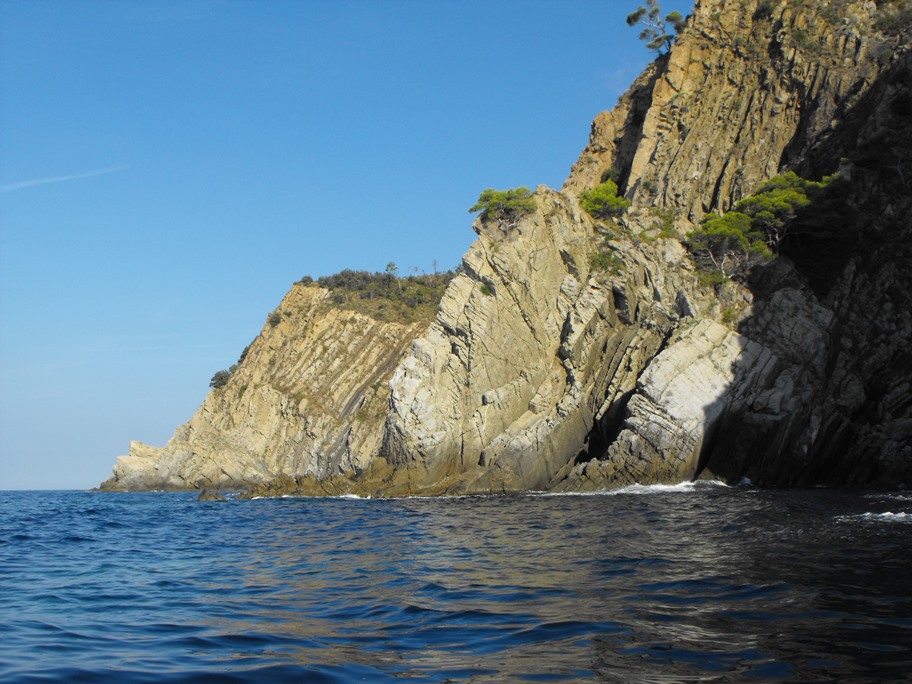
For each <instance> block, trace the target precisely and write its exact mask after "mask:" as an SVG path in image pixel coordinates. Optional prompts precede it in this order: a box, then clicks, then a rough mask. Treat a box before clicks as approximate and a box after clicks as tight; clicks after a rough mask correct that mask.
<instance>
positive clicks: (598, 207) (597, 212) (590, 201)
mask: <svg viewBox="0 0 912 684" xmlns="http://www.w3.org/2000/svg"><path fill="white" fill-rule="evenodd" d="M617 192H618V187H617V183H615V182H614V181H613V180H606V181H605V182H604V183H602V184H601V185H597V186H595V187H594V188H592V190H584V191H583V192H581V193H580V196H579V198H580V206H581V207H582V208H583V210H584V211H586V212H588V213H589V214H590V215H592V216H593V217H595V218H599V219H607V218H609V217H612V216H619V215H620V214H622V213H624V211H625V210H626V209H627V207H629V206H630V200H627V199H624V198H623V197H618V194H617Z"/></svg>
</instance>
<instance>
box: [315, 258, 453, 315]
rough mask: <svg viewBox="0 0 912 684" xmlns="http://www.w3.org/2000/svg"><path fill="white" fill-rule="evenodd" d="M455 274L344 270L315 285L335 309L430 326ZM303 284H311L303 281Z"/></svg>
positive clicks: (322, 278) (318, 281)
mask: <svg viewBox="0 0 912 684" xmlns="http://www.w3.org/2000/svg"><path fill="white" fill-rule="evenodd" d="M454 275H455V274H454V273H453V272H452V271H446V272H444V273H434V274H424V275H415V276H408V277H406V278H398V277H396V276H395V275H393V274H391V273H389V272H387V273H369V272H368V271H351V270H345V271H342V272H340V273H336V274H334V275H331V276H323V277H321V278H319V279H317V281H316V283H315V284H316V285H319V286H320V287H325V288H326V289H328V290H329V291H330V296H329V300H328V301H329V303H330V305H331V306H334V307H336V308H338V309H343V310H347V311H355V312H357V313H362V314H365V315H367V316H370V317H371V318H374V319H376V320H378V321H392V322H396V323H404V324H408V323H420V322H425V321H426V322H428V323H429V322H430V321H432V320H433V319H434V316H435V315H436V314H437V307H438V306H439V304H440V300H441V298H442V297H443V293H444V292H445V291H446V288H447V285H448V284H449V282H450V281H451V280H452V279H453V277H454ZM302 282H305V284H306V283H308V282H313V281H311V280H308V279H307V278H305V279H304V280H303V281H302Z"/></svg>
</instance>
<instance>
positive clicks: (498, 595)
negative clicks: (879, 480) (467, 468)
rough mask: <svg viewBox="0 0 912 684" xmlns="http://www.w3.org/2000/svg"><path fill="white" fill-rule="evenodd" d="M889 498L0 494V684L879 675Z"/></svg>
mask: <svg viewBox="0 0 912 684" xmlns="http://www.w3.org/2000/svg"><path fill="white" fill-rule="evenodd" d="M903 496H905V497H908V496H909V494H908V493H906V494H899V495H867V496H864V495H858V494H839V493H832V492H801V493H768V492H766V493H765V492H756V491H739V490H730V489H727V488H723V487H719V486H712V485H705V486H704V485H700V486H697V487H695V488H694V487H688V488H678V489H677V490H673V491H663V490H660V489H653V490H644V489H639V490H631V491H630V492H629V493H626V494H625V493H622V494H616V495H611V496H523V497H520V496H515V497H500V498H498V497H470V498H462V499H445V500H444V499H399V500H386V501H372V500H357V499H279V500H256V501H229V502H227V503H211V504H209V503H207V504H201V503H197V502H196V501H194V500H193V499H192V498H191V496H188V495H174V494H159V495H118V494H87V493H79V492H72V493H53V494H52V493H44V494H26V493H17V494H3V498H2V499H0V524H2V527H0V536H2V538H3V540H4V541H3V542H0V568H2V569H0V600H2V601H3V604H4V605H5V606H9V607H10V610H9V613H8V614H9V615H11V616H14V618H13V619H12V620H6V621H5V624H4V625H3V626H0V679H3V680H4V681H15V680H16V679H17V678H25V677H26V675H28V674H30V673H31V674H37V673H43V674H45V675H49V676H51V677H57V678H72V677H74V676H78V677H83V678H86V679H88V680H92V679H99V680H104V679H108V680H111V681H113V680H115V679H116V680H118V681H126V680H134V681H180V680H181V679H182V678H186V679H192V678H193V677H195V676H200V675H201V674H204V673H205V674H208V675H212V674H213V673H222V674H225V673H231V675H232V677H234V678H235V680H238V679H241V680H263V681H267V680H268V681H277V680H282V679H294V680H298V681H300V680H301V679H302V678H309V679H311V680H313V681H351V680H352V679H356V678H363V679H366V680H369V681H377V680H384V679H395V678H402V677H405V678H408V679H410V680H417V681H447V680H450V681H469V680H470V681H477V682H485V681H505V680H507V681H510V680H512V681H516V680H531V681H541V680H548V681H551V680H566V681H618V682H622V681H624V682H626V681H643V682H681V681H701V682H702V681H716V682H725V681H741V680H742V678H752V679H754V680H757V681H833V680H837V679H838V680H839V681H854V682H865V681H891V680H895V681H899V680H901V679H902V678H903V677H905V676H906V674H905V673H907V672H909V671H912V657H910V653H912V617H910V616H912V588H910V586H909V582H908V578H909V576H910V575H909V569H910V551H909V550H910V548H912V546H910V541H912V523H908V522H906V523H904V522H902V518H901V517H896V516H895V515H894V516H893V518H885V517H883V516H882V513H884V512H887V511H890V512H893V513H894V514H895V513H898V512H899V513H901V512H902V511H904V510H907V509H909V508H910V507H909V500H908V499H906V500H903V499H902V498H898V497H903ZM891 497H892V498H891ZM903 506H905V508H903ZM888 520H889V521H888ZM16 535H19V538H18V539H16V538H15V537H16ZM50 654H53V655H54V657H53V658H50V657H49V655H50Z"/></svg>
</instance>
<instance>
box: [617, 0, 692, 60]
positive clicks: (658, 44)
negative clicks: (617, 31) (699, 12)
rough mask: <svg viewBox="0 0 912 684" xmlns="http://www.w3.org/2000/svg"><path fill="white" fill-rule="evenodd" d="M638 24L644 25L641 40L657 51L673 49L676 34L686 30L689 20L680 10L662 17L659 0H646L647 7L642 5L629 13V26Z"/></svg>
mask: <svg viewBox="0 0 912 684" xmlns="http://www.w3.org/2000/svg"><path fill="white" fill-rule="evenodd" d="M637 24H642V25H643V30H642V31H640V40H642V41H645V42H646V47H648V48H649V49H650V50H655V51H656V52H662V49H663V48H664V49H666V50H670V49H671V46H672V44H673V43H674V39H675V36H676V35H677V34H679V33H680V32H681V31H683V30H684V27H685V26H686V25H687V20H686V19H685V18H684V17H683V16H681V13H680V12H670V13H669V14H667V15H666V16H665V18H664V19H662V8H661V7H660V6H659V0H646V6H645V7H643V6H642V5H640V6H639V7H637V8H636V10H634V11H633V12H631V13H630V14H628V15H627V25H628V26H636V25H637ZM669 28H670V29H671V31H669Z"/></svg>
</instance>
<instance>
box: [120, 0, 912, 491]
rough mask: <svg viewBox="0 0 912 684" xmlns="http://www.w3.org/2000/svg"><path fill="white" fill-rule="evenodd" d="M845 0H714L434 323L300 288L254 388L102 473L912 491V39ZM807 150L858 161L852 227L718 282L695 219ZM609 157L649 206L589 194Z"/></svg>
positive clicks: (808, 162) (269, 481)
mask: <svg viewBox="0 0 912 684" xmlns="http://www.w3.org/2000/svg"><path fill="white" fill-rule="evenodd" d="M836 4H838V5H839V8H838V9H839V12H835V13H834V12H833V11H828V10H827V7H828V6H825V5H822V4H820V3H808V2H797V1H794V2H791V1H789V2H779V3H767V2H764V3H760V2H758V1H756V2H749V1H748V2H742V3H725V2H721V0H716V1H712V2H709V1H704V2H701V3H698V5H697V7H696V8H695V12H694V15H693V17H692V18H691V20H690V25H689V27H688V28H687V30H686V31H685V32H684V33H683V34H682V35H681V36H679V38H678V41H677V44H676V45H675V47H674V48H673V49H672V50H671V52H670V53H669V54H668V55H666V56H663V57H660V58H659V59H658V60H657V61H656V62H655V63H654V64H653V65H652V66H651V67H650V68H649V69H647V71H646V72H645V73H644V74H643V76H641V77H640V78H639V79H638V80H637V81H636V82H635V84H634V85H633V87H632V88H631V90H630V91H628V93H627V94H626V95H625V96H624V97H622V98H621V101H620V102H619V103H618V105H617V106H616V107H615V108H614V109H613V110H612V111H611V112H608V113H604V114H600V115H599V116H598V117H597V118H596V120H595V122H594V124H593V128H592V133H591V137H590V141H589V144H588V146H587V147H586V148H585V150H584V151H583V153H582V155H581V157H580V160H579V162H577V164H575V165H574V167H573V169H572V171H571V174H570V177H569V178H568V180H567V182H566V184H565V185H564V187H563V188H562V190H561V192H556V191H553V190H549V189H547V188H544V187H542V188H539V189H538V190H537V192H536V202H537V208H536V210H535V211H534V212H531V213H530V214H528V215H527V216H525V217H523V218H522V219H521V220H520V221H519V222H517V224H516V225H515V226H513V227H511V228H510V229H509V230H504V229H503V228H502V227H501V226H499V225H496V223H494V222H485V221H482V220H479V221H476V223H475V225H474V229H475V230H476V232H477V233H478V239H477V240H476V241H475V243H474V244H473V245H472V247H471V248H470V250H469V251H468V253H467V254H466V255H465V256H464V258H463V269H462V273H461V274H460V275H458V276H457V277H456V278H455V279H454V280H453V281H452V282H451V284H450V286H449V288H448V290H447V292H446V294H445V296H444V298H443V300H442V302H441V304H440V309H439V311H438V314H437V317H436V319H435V320H434V321H433V322H432V323H431V324H430V325H429V326H421V325H412V326H401V325H396V324H392V323H381V322H377V321H373V320H372V319H370V318H367V317H364V316H360V315H359V314H354V313H350V312H345V311H338V310H335V309H331V308H329V307H327V306H326V305H325V299H326V297H327V295H328V293H327V292H326V291H325V290H322V289H320V288H317V287H304V286H295V288H293V289H292V291H291V292H290V293H289V294H288V296H287V297H286V299H285V301H283V303H282V305H281V306H280V307H279V309H278V311H279V312H280V313H281V314H282V318H281V321H280V322H279V323H278V324H277V325H276V326H275V327H272V326H270V325H267V326H266V327H264V330H263V332H262V333H261V335H260V337H258V338H257V340H256V341H255V342H254V344H253V345H252V346H251V348H250V351H249V353H248V354H247V356H246V358H245V359H244V362H243V363H242V364H241V365H240V366H239V368H238V370H237V371H236V372H235V374H234V375H233V376H232V378H231V380H230V382H229V383H228V384H227V385H226V386H225V387H224V388H222V389H219V390H215V391H213V392H212V393H210V395H209V397H207V399H206V401H205V403H204V404H203V406H202V407H201V408H200V410H199V411H198V412H197V414H196V415H195V416H194V417H193V418H192V419H191V420H190V422H189V423H187V424H186V425H184V426H183V427H181V428H180V429H178V431H177V433H176V434H175V436H174V437H173V438H172V440H171V441H170V442H169V443H168V445H166V446H165V447H164V448H161V449H156V448H153V447H148V446H145V445H141V444H137V443H134V444H133V445H131V452H130V455H128V456H126V457H122V458H121V459H120V460H119V461H118V463H117V465H116V466H115V470H114V476H113V477H112V478H111V479H110V480H108V481H107V482H106V483H105V484H104V485H103V486H105V487H108V488H115V489H148V488H203V487H222V488H225V487H229V486H232V487H236V486H253V487H256V488H257V489H256V491H257V492H259V493H264V494H276V493H286V492H300V493H331V494H339V493H344V492H356V493H361V494H371V495H398V494H447V493H472V492H504V491H523V490H530V489H536V490H540V489H549V490H556V491H584V490H591V489H598V488H606V487H617V486H622V485H625V484H629V483H633V482H641V483H645V482H668V481H680V480H682V479H687V478H692V477H697V476H700V475H704V476H716V477H723V478H725V479H728V480H731V481H737V480H738V479H740V478H742V477H748V478H750V479H751V480H752V481H754V482H755V483H758V484H766V485H811V484H835V485H847V484H870V483H880V484H884V485H896V484H900V483H910V482H912V446H910V445H912V396H910V391H912V389H910V386H912V377H910V376H912V374H910V368H912V356H910V351H909V341H910V338H912V316H910V313H909V312H910V311H912V302H910V301H909V298H910V292H912V277H910V275H912V274H910V270H912V258H910V257H912V254H910V251H912V248H910V244H912V239H910V237H912V236H910V234H909V233H910V219H909V216H912V202H910V191H909V190H910V188H909V183H910V182H912V168H910V167H912V143H910V142H909V141H910V140H912V131H910V122H912V93H910V85H909V84H910V83H912V73H910V72H912V67H910V55H912V53H910V52H909V51H908V36H900V37H898V38H897V37H890V36H884V35H882V34H880V33H878V32H877V31H876V30H874V28H873V27H874V22H875V20H876V18H877V16H878V12H881V11H882V10H881V9H878V7H877V6H876V5H875V4H874V3H872V2H848V1H844V2H839V3H836ZM831 9H832V8H831ZM904 41H905V42H904ZM787 169H795V170H797V171H798V172H799V173H801V174H802V175H803V176H805V177H810V178H820V177H821V176H823V175H825V174H831V173H834V172H836V171H837V170H838V171H840V173H841V174H842V175H843V178H844V179H847V182H845V183H844V185H843V187H844V197H842V200H841V204H840V205H839V206H838V207H837V210H836V212H835V213H834V216H835V217H836V218H834V219H833V220H832V221H831V224H832V225H831V226H829V227H828V229H827V230H826V231H819V230H818V231H817V232H815V233H811V234H808V235H805V236H799V237H798V238H796V239H795V240H792V241H789V242H787V243H785V244H784V245H783V256H782V257H780V259H778V260H777V261H776V262H775V263H774V264H773V265H772V266H770V267H768V268H765V269H762V270H760V271H757V272H756V273H754V274H753V276H752V277H751V278H750V279H749V280H748V282H746V283H728V284H726V285H724V286H722V287H715V288H714V287H712V286H709V285H703V284H701V279H700V277H699V274H698V273H697V272H696V271H695V270H694V267H693V264H692V262H691V260H690V258H689V256H688V253H687V251H686V249H685V248H684V246H683V245H682V239H683V237H684V235H685V234H686V232H687V231H689V230H692V229H693V228H694V226H695V225H696V223H697V222H698V221H699V219H700V218H701V217H702V216H703V215H704V214H705V213H706V212H709V211H724V210H726V209H727V208H728V207H730V206H731V205H732V204H733V203H734V202H736V201H737V200H738V199H740V198H741V197H743V196H744V195H746V194H748V193H750V192H752V191H753V190H755V189H756V188H757V187H758V186H759V185H760V184H761V183H762V181H764V180H766V179H767V178H769V177H771V176H773V175H776V174H777V173H780V172H782V171H784V170H787ZM608 172H610V173H612V175H613V176H614V177H616V178H618V179H619V186H620V188H621V189H622V191H624V192H626V195H627V197H628V198H630V199H631V200H632V201H633V205H632V207H631V209H630V210H629V211H628V212H627V214H625V216H624V217H623V218H622V219H620V220H618V221H616V222H609V223H607V224H605V223H598V222H596V221H594V220H593V219H592V218H590V217H589V216H588V215H586V214H585V213H583V212H582V211H581V210H580V209H579V205H578V203H577V200H576V197H577V195H578V193H579V192H580V191H582V190H584V189H587V188H591V187H594V186H595V185H597V184H598V183H599V182H601V180H602V179H603V178H604V177H605V175H606V173H608ZM830 209H831V210H832V207H830ZM674 229H676V230H674ZM606 250H607V251H609V252H610V253H611V254H612V255H613V256H612V261H611V262H610V263H611V264H612V266H611V267H610V268H608V269H604V267H601V268H595V267H593V265H592V264H593V263H596V262H594V261H593V256H594V255H596V254H597V253H598V252H600V251H601V252H602V253H604V252H605V251H606ZM602 263H604V262H602Z"/></svg>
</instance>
